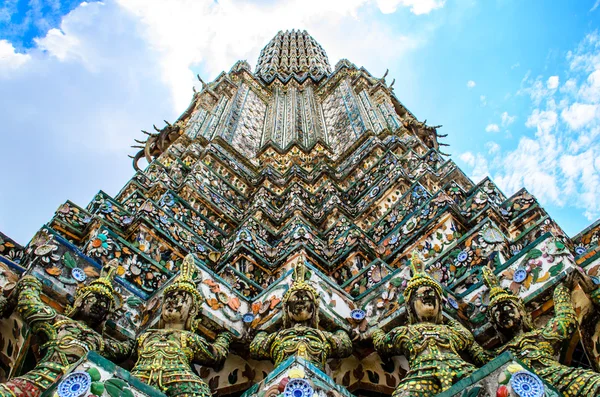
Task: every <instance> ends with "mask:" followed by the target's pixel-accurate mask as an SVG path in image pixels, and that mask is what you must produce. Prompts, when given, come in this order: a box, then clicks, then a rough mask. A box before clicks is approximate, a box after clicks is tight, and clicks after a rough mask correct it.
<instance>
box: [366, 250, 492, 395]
mask: <svg viewBox="0 0 600 397" xmlns="http://www.w3.org/2000/svg"><path fill="white" fill-rule="evenodd" d="M411 265H412V266H413V276H412V278H411V279H410V280H409V282H408V285H407V287H406V289H405V290H404V301H405V302H406V310H407V312H408V321H409V325H405V326H401V327H397V328H394V329H393V330H391V331H390V332H388V333H387V334H386V333H384V332H383V331H382V330H380V329H376V330H374V331H373V333H372V336H373V344H374V345H375V350H377V352H378V353H379V355H380V356H382V357H390V356H394V355H400V354H403V355H404V356H406V358H407V359H408V364H409V366H410V370H409V371H408V373H407V374H406V377H405V378H404V379H403V380H402V381H401V382H400V384H399V385H398V387H397V388H396V390H395V391H394V394H393V396H395V397H408V396H410V397H428V396H434V395H437V394H438V393H441V392H443V391H444V390H447V389H449V388H450V387H451V386H452V385H453V384H454V383H456V382H458V381H459V380H461V379H462V378H464V377H466V376H468V375H469V374H470V373H471V372H473V371H475V369H476V367H475V366H474V365H472V364H470V363H468V362H466V361H465V360H464V359H463V358H462V357H461V355H460V354H461V353H463V354H466V355H469V356H470V357H471V358H472V359H473V361H475V362H476V363H477V364H478V365H483V364H484V363H485V362H487V360H488V359H489V357H488V356H487V355H486V353H485V351H484V350H483V348H482V347H481V346H479V345H478V344H477V342H475V339H474V338H473V335H472V334H471V332H470V331H469V330H467V329H466V328H465V327H463V326H462V325H461V324H460V323H459V322H458V321H456V320H452V319H446V320H444V318H443V317H442V287H441V285H440V284H439V283H438V282H437V281H435V280H434V279H433V278H431V277H430V276H429V275H428V274H427V273H425V272H424V271H417V268H416V265H417V258H416V256H415V255H413V259H412V260H411Z"/></svg>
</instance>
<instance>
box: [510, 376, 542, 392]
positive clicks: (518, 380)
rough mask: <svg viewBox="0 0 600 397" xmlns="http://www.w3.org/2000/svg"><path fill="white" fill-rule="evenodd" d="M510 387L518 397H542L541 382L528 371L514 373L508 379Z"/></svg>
mask: <svg viewBox="0 0 600 397" xmlns="http://www.w3.org/2000/svg"><path fill="white" fill-rule="evenodd" d="M510 387H511V388H512V389H513V391H514V392H515V393H517V395H518V396H519V397H544V393H545V390H544V389H545V388H544V383H543V382H542V380H541V379H540V378H539V377H538V376H537V375H535V374H532V373H531V372H529V371H519V372H515V373H514V374H513V375H512V377H511V378H510Z"/></svg>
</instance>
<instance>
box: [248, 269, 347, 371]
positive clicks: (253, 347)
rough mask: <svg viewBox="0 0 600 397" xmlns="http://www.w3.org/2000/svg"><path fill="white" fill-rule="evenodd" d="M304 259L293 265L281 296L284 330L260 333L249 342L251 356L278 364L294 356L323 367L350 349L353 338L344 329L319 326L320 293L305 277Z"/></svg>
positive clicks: (344, 355) (345, 355)
mask: <svg viewBox="0 0 600 397" xmlns="http://www.w3.org/2000/svg"><path fill="white" fill-rule="evenodd" d="M304 261H305V259H304V257H300V259H299V261H298V262H297V264H296V266H295V268H294V281H293V283H292V285H291V286H290V288H289V289H288V290H287V291H286V293H285V295H284V297H283V301H282V310H283V329H281V330H280V331H277V332H273V333H267V332H265V331H261V332H259V333H258V334H257V335H256V336H255V337H254V339H253V340H252V343H251V344H250V355H251V356H252V357H254V358H256V359H270V360H271V361H273V363H274V364H275V365H279V364H280V363H281V362H283V361H284V360H285V359H287V358H288V357H290V356H296V357H301V358H303V359H305V360H307V361H310V362H312V363H314V364H316V365H318V366H319V367H320V368H325V365H326V363H327V359H328V358H333V357H339V358H342V357H347V356H348V355H350V353H351V352H352V341H351V340H350V338H349V337H348V334H347V333H346V332H345V331H343V330H339V331H336V332H329V331H325V330H320V329H319V328H318V327H319V320H318V319H319V317H318V316H319V294H318V292H317V290H316V289H315V288H314V287H312V286H311V285H310V284H309V281H308V280H306V279H305V276H306V267H305V265H304Z"/></svg>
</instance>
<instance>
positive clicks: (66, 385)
mask: <svg viewBox="0 0 600 397" xmlns="http://www.w3.org/2000/svg"><path fill="white" fill-rule="evenodd" d="M91 384H92V377H91V376H90V374H88V373H87V372H73V373H70V374H69V375H67V376H66V377H65V378H64V379H63V381H62V382H60V383H59V384H58V390H57V392H58V395H59V397H79V396H83V395H84V394H85V393H86V392H87V391H88V390H89V389H90V385H91Z"/></svg>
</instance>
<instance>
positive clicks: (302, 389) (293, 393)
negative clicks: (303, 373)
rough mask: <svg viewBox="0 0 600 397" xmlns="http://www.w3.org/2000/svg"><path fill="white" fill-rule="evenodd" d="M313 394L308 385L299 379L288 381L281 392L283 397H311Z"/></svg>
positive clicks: (304, 380)
mask: <svg viewBox="0 0 600 397" xmlns="http://www.w3.org/2000/svg"><path fill="white" fill-rule="evenodd" d="M313 394H314V391H313V388H312V387H311V386H310V383H308V381H307V380H306V379H301V378H295V379H290V381H289V382H288V384H287V385H285V390H284V391H283V395H284V397H312V396H313Z"/></svg>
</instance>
